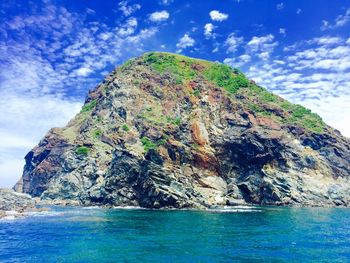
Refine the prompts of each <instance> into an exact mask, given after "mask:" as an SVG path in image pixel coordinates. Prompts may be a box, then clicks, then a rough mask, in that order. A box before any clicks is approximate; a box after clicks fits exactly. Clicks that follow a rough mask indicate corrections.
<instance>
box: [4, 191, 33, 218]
mask: <svg viewBox="0 0 350 263" xmlns="http://www.w3.org/2000/svg"><path fill="white" fill-rule="evenodd" d="M28 209H35V200H34V199H33V198H32V197H31V196H30V195H27V194H22V193H17V192H14V191H13V190H10V189H0V218H2V217H5V216H6V215H7V214H6V211H15V212H17V213H22V212H24V211H26V210H28Z"/></svg>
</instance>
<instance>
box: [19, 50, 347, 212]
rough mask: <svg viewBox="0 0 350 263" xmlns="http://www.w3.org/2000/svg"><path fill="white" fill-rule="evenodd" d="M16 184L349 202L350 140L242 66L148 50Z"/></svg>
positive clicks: (123, 198)
mask: <svg viewBox="0 0 350 263" xmlns="http://www.w3.org/2000/svg"><path fill="white" fill-rule="evenodd" d="M25 159H26V165H25V168H24V172H23V176H22V178H21V179H20V181H19V182H18V184H17V185H16V186H15V189H16V190H17V191H19V192H24V193H28V194H30V195H32V196H40V197H41V198H42V199H53V200H73V201H74V200H76V201H78V202H80V203H81V204H83V205H92V204H93V205H95V204H98V205H115V206H126V205H133V206H143V207H150V208H162V207H176V208H186V207H191V208H193V207H196V208H203V207H210V206H215V205H236V204H244V203H249V204H269V205H307V206H349V204H350V182H349V176H350V146H349V139H347V138H345V137H343V136H342V135H341V134H340V133H339V132H338V131H336V130H334V129H332V128H331V127H329V126H327V125H326V124H325V123H324V122H323V121H322V120H321V118H320V117H319V116H317V115H316V114H314V113H312V112H311V111H309V110H307V109H305V108H304V107H302V106H300V105H294V104H291V103H289V102H288V101H286V100H284V99H282V98H280V97H278V96H275V95H273V94H271V93H269V92H268V91H267V90H265V89H264V88H261V87H259V86H257V85H256V84H255V83H254V82H252V81H249V80H247V79H246V78H245V77H244V75H243V74H242V73H240V72H239V71H238V70H236V69H231V68H229V67H227V66H224V65H220V64H217V63H211V62H208V61H203V60H196V59H191V58H187V57H182V56H178V55H172V54H166V53H148V54H145V55H143V56H141V57H139V58H136V59H133V60H131V61H128V62H127V63H125V64H124V65H123V66H121V67H119V68H117V69H116V70H115V71H113V72H112V73H111V74H110V75H109V76H107V77H106V79H105V80H104V81H103V82H102V83H101V84H99V85H98V86H97V87H96V88H95V89H94V90H93V91H91V92H90V93H89V95H88V97H87V99H86V102H85V105H84V107H83V108H82V111H81V112H80V113H79V114H78V115H77V116H76V117H75V118H74V119H73V120H71V121H70V122H69V124H68V125H67V126H66V127H64V128H54V129H51V130H50V131H49V132H48V134H47V135H46V136H45V138H43V139H42V141H41V142H40V143H39V144H38V146H36V147H35V148H34V149H33V150H32V151H30V152H29V153H28V154H27V156H26V157H25Z"/></svg>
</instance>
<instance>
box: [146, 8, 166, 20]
mask: <svg viewBox="0 0 350 263" xmlns="http://www.w3.org/2000/svg"><path fill="white" fill-rule="evenodd" d="M168 18H169V13H168V12H167V11H165V10H163V11H159V12H154V13H152V14H150V16H149V19H150V20H151V21H153V22H161V21H165V20H167V19H168Z"/></svg>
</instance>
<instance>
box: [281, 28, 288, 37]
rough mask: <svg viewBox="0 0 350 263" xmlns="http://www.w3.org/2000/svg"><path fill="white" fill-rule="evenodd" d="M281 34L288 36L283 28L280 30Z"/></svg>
mask: <svg viewBox="0 0 350 263" xmlns="http://www.w3.org/2000/svg"><path fill="white" fill-rule="evenodd" d="M279 33H280V34H281V35H283V36H286V33H287V29H285V28H282V27H281V28H280V30H279Z"/></svg>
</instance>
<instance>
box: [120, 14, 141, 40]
mask: <svg viewBox="0 0 350 263" xmlns="http://www.w3.org/2000/svg"><path fill="white" fill-rule="evenodd" d="M137 25H138V22H137V19H136V18H135V17H130V18H129V19H128V20H126V22H125V23H124V24H123V25H121V26H120V27H119V29H118V31H117V34H118V35H119V36H120V37H127V36H130V35H132V34H134V33H135V31H136V28H137Z"/></svg>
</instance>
